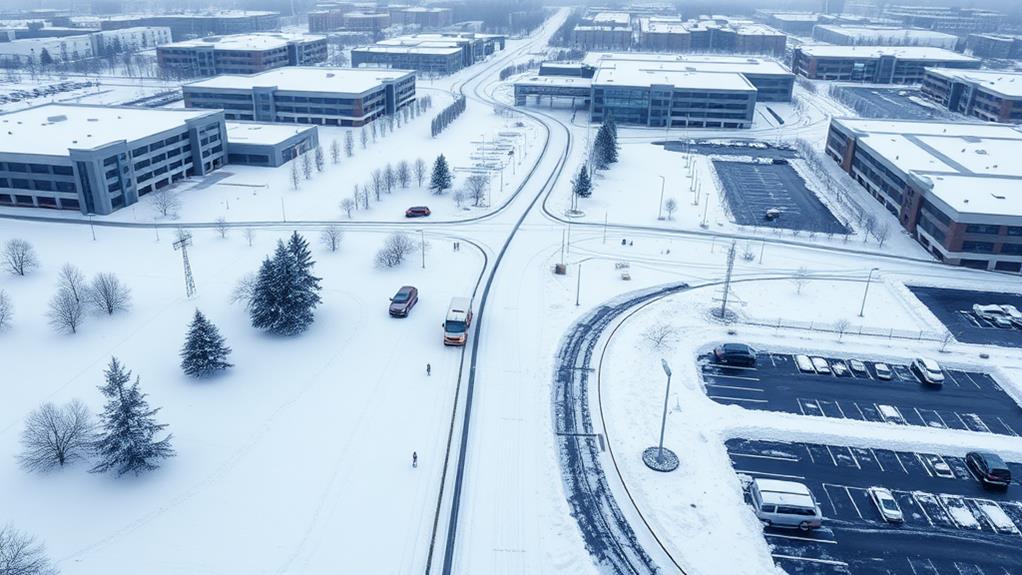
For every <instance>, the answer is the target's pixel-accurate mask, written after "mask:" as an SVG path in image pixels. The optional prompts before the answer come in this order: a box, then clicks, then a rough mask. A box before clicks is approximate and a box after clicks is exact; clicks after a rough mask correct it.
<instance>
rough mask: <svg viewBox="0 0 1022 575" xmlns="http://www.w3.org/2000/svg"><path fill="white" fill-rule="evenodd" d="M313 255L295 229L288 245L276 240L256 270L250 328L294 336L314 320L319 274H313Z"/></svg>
mask: <svg viewBox="0 0 1022 575" xmlns="http://www.w3.org/2000/svg"><path fill="white" fill-rule="evenodd" d="M313 264H315V262H314V261H312V255H311V252H310V251H309V245H308V243H307V242H306V241H305V238H303V237H302V236H300V235H298V232H295V233H293V234H292V235H291V239H290V240H289V241H288V244H287V245H284V242H281V241H278V242H277V249H276V251H275V252H274V254H273V258H272V259H271V258H266V259H265V260H264V261H263V264H262V266H261V267H260V269H259V275H258V276H257V278H256V283H255V288H254V289H253V292H252V304H251V309H250V318H251V320H252V327H256V328H260V329H265V330H268V331H269V332H270V333H275V334H280V335H295V334H298V333H301V332H303V331H305V330H306V329H307V328H308V327H309V325H310V324H311V323H312V322H313V320H314V319H315V317H314V316H313V309H315V307H316V306H317V305H318V304H319V303H320V301H321V299H320V297H319V293H318V292H319V290H320V289H321V288H320V286H319V279H320V278H318V277H316V276H314V275H312V266H313Z"/></svg>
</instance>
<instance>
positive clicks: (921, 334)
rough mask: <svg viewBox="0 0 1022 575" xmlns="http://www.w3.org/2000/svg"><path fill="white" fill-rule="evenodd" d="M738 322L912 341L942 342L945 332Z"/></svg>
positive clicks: (780, 321) (784, 322)
mask: <svg viewBox="0 0 1022 575" xmlns="http://www.w3.org/2000/svg"><path fill="white" fill-rule="evenodd" d="M739 323H743V324H746V325H754V326H759V327H772V328H774V329H778V330H779V329H781V328H784V329H800V330H804V331H810V332H825V333H833V334H837V335H839V336H842V337H843V336H845V335H865V336H870V337H882V338H886V339H904V340H913V341H936V342H943V341H944V338H945V334H944V333H941V332H936V331H931V330H918V331H912V330H906V329H895V328H889V329H882V328H871V327H866V326H862V325H860V326H851V325H849V326H847V327H845V328H844V329H842V328H841V326H839V325H838V324H836V323H826V322H815V321H809V322H805V321H795V320H785V319H783V318H778V319H777V321H776V322H768V321H763V320H756V319H741V320H739Z"/></svg>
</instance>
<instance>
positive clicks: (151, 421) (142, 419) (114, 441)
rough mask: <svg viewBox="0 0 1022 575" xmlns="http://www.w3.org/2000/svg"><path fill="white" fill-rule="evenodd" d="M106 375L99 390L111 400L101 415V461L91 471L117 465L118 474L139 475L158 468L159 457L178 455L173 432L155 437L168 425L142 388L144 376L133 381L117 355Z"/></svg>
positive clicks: (113, 467) (99, 471)
mask: <svg viewBox="0 0 1022 575" xmlns="http://www.w3.org/2000/svg"><path fill="white" fill-rule="evenodd" d="M104 375H105V376H106V383H105V384H104V385H102V386H100V388H99V390H100V391H101V392H103V395H104V396H106V400H107V401H106V405H105V406H104V408H103V413H102V414H101V415H100V417H99V420H100V428H101V431H100V434H99V439H97V441H96V446H95V449H96V454H97V456H98V457H99V459H100V461H99V463H98V464H96V466H95V467H93V468H92V469H91V471H92V472H93V473H105V472H107V471H110V470H111V469H116V470H117V474H118V475H124V474H125V473H127V472H129V471H131V472H133V473H134V474H135V475H139V474H140V473H142V472H143V471H152V470H154V469H157V468H158V467H159V465H158V464H157V460H160V459H165V458H167V457H171V456H173V455H174V449H173V448H172V447H171V446H170V440H171V438H172V437H173V436H172V435H168V436H167V437H164V438H163V439H161V440H159V441H155V437H156V434H157V433H159V432H161V431H163V430H164V429H165V428H166V427H167V425H166V424H162V423H157V422H156V420H155V417H154V416H155V415H156V414H157V413H158V412H159V411H160V410H159V408H157V409H150V408H149V403H148V402H146V399H145V398H146V395H145V394H144V393H142V391H141V390H140V389H139V383H140V381H141V380H140V379H139V378H138V377H135V382H134V383H129V382H130V381H131V372H130V371H127V370H125V369H124V367H123V366H122V365H121V363H120V362H119V361H117V358H116V357H115V358H112V359H111V360H110V367H108V368H107V370H106V371H105V372H104Z"/></svg>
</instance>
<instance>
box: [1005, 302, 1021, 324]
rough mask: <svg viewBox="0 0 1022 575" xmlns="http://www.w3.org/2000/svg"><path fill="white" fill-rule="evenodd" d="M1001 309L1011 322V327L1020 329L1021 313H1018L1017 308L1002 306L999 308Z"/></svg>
mask: <svg viewBox="0 0 1022 575" xmlns="http://www.w3.org/2000/svg"><path fill="white" fill-rule="evenodd" d="M1001 309H1003V310H1004V313H1005V315H1007V316H1008V319H1009V320H1011V323H1012V325H1014V326H1015V327H1020V328H1022V311H1019V310H1018V308H1017V307H1015V306H1013V305H1011V304H1004V305H1002V306H1001Z"/></svg>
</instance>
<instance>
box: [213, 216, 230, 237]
mask: <svg viewBox="0 0 1022 575" xmlns="http://www.w3.org/2000/svg"><path fill="white" fill-rule="evenodd" d="M227 230H228V227H227V218H225V217H223V216H220V217H218V218H217V219H216V233H218V234H220V239H224V238H226V237H227Z"/></svg>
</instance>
